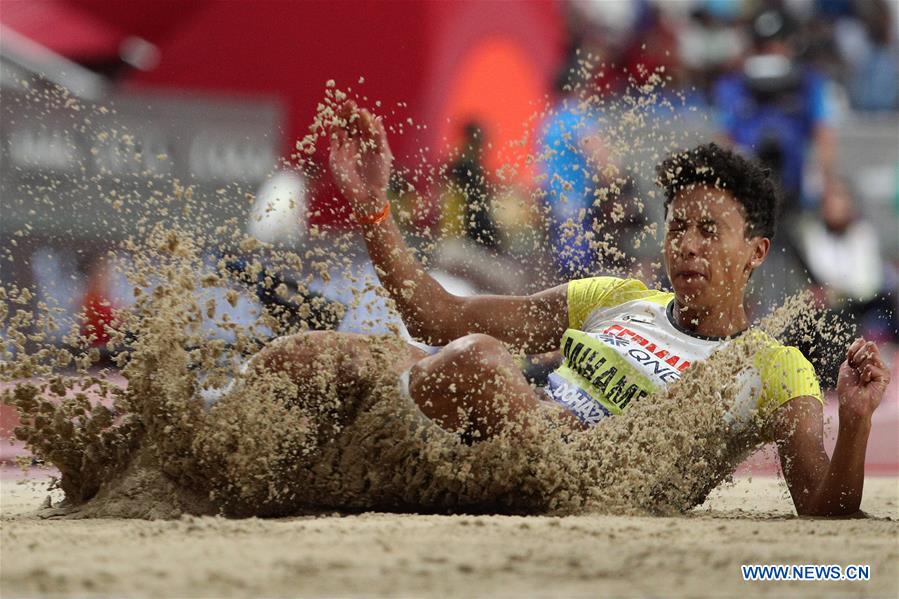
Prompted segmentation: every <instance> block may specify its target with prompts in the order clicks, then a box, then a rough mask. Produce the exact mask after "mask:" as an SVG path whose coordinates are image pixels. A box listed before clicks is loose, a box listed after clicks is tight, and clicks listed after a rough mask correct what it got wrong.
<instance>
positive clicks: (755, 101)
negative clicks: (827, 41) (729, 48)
mask: <svg viewBox="0 0 899 599" xmlns="http://www.w3.org/2000/svg"><path fill="white" fill-rule="evenodd" d="M796 33H797V23H796V21H795V20H794V19H793V17H792V16H791V15H790V14H788V13H787V12H786V11H782V10H777V9H769V10H766V11H764V12H762V13H761V14H759V15H758V16H757V17H756V18H755V19H754V21H753V24H752V35H753V49H752V52H751V53H750V54H749V55H748V56H747V57H746V58H745V60H744V61H743V66H742V69H741V70H740V71H739V72H736V73H733V74H730V75H726V76H724V77H722V78H721V79H720V80H719V81H718V82H717V83H716V85H715V90H714V103H715V107H716V109H717V110H718V114H719V117H720V122H721V126H722V128H723V130H724V133H725V134H726V135H727V137H729V138H730V140H731V141H732V142H733V143H735V144H736V145H737V146H739V147H740V148H742V149H744V150H746V151H749V152H751V153H753V154H754V155H755V156H756V157H757V158H758V159H760V160H761V161H762V162H763V163H765V164H766V165H767V166H768V167H769V168H771V170H772V171H773V172H774V173H775V174H776V175H777V178H778V179H779V181H780V184H781V187H782V188H783V191H784V195H785V199H786V204H785V206H784V208H785V210H786V211H789V212H792V211H794V210H795V209H797V208H798V207H800V205H801V202H802V200H803V170H804V168H805V163H806V158H807V155H808V154H809V152H810V151H814V154H815V156H816V158H817V161H818V167H819V169H820V172H821V174H822V176H823V180H824V193H829V190H830V187H831V185H832V177H833V174H834V162H835V141H834V134H833V132H832V128H831V125H832V122H831V121H832V109H831V107H830V106H829V102H828V99H827V97H826V88H825V80H824V78H823V77H821V76H820V75H819V74H818V73H817V72H816V71H814V70H813V69H811V68H809V67H807V66H805V65H803V64H802V63H801V62H799V61H798V60H797V58H796V50H795V48H794V43H795V34H796ZM810 203H811V204H813V203H814V202H810Z"/></svg>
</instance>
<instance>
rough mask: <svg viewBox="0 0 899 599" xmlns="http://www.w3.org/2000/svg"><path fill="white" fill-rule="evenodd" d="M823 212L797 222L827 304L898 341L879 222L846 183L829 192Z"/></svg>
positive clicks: (801, 246)
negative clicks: (862, 210)
mask: <svg viewBox="0 0 899 599" xmlns="http://www.w3.org/2000/svg"><path fill="white" fill-rule="evenodd" d="M816 216H817V218H807V219H805V220H804V221H803V222H802V223H801V224H800V226H799V227H798V228H797V233H798V246H799V250H800V254H801V256H802V258H803V261H804V263H805V265H806V267H807V269H808V272H809V274H810V275H811V277H812V280H813V281H814V283H815V284H817V285H819V286H820V287H819V290H820V296H822V299H823V300H824V301H825V302H826V305H827V306H828V307H829V308H831V309H833V310H836V311H840V312H842V313H843V317H844V318H845V319H847V320H848V321H850V322H852V323H853V324H858V325H860V328H861V330H860V333H861V334H863V335H866V336H868V335H870V336H872V337H874V338H877V339H878V340H882V341H887V340H890V341H895V340H896V338H895V335H896V334H897V333H896V319H895V313H894V311H893V308H892V306H891V304H890V302H889V300H888V299H887V297H886V296H885V294H884V276H883V275H884V264H883V261H882V259H881V250H880V244H879V243H878V239H877V231H876V229H875V228H874V226H873V225H872V224H871V223H870V222H868V221H866V220H865V219H864V218H862V217H861V215H860V214H859V213H858V211H857V210H856V208H855V205H854V202H853V198H852V196H851V195H850V193H849V191H848V190H847V189H846V188H845V187H843V185H842V184H837V185H836V186H835V189H834V192H833V193H831V194H829V195H827V196H825V197H824V198H823V201H822V203H821V210H820V214H819V215H816Z"/></svg>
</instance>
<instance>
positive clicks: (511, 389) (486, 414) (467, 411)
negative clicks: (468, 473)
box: [409, 334, 564, 440]
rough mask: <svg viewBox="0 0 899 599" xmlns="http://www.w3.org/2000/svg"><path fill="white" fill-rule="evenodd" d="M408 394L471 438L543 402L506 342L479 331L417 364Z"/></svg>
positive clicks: (484, 434) (498, 428)
mask: <svg viewBox="0 0 899 599" xmlns="http://www.w3.org/2000/svg"><path fill="white" fill-rule="evenodd" d="M409 394H410V395H411V396H412V399H413V400H415V402H416V403H417V404H418V406H419V407H420V408H421V410H422V412H424V413H425V415H427V416H428V417H429V418H431V419H432V420H434V421H436V422H437V423H438V424H440V425H441V426H443V427H444V428H446V429H448V430H452V431H461V432H465V433H468V434H471V435H473V436H474V437H475V440H477V439H486V438H489V437H492V436H494V435H496V434H497V433H499V432H500V431H501V430H502V429H503V428H504V426H506V425H507V424H509V423H514V422H521V421H522V420H523V419H524V418H526V417H527V416H528V415H533V414H534V413H535V412H536V411H537V410H539V409H540V406H541V403H542V401H541V397H542V396H541V395H540V394H539V393H538V392H537V391H536V390H535V389H534V388H533V387H531V385H530V384H529V383H528V382H527V379H525V377H524V375H523V374H522V372H521V369H520V368H519V366H518V365H517V364H516V362H515V360H514V358H513V357H512V355H511V354H510V353H509V351H508V350H507V349H506V348H505V346H504V345H503V344H502V343H501V342H500V341H498V340H497V339H495V338H493V337H490V336H488V335H479V334H474V335H467V336H465V337H462V338H460V339H457V340H456V341H453V342H452V343H450V344H449V345H447V346H446V347H445V348H443V349H442V350H441V351H440V352H439V353H437V354H434V355H433V356H428V357H426V358H424V359H421V360H419V361H418V362H416V364H415V365H414V366H413V367H412V370H411V372H410V375H409ZM563 419H564V416H563Z"/></svg>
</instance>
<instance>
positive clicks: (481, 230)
mask: <svg viewBox="0 0 899 599" xmlns="http://www.w3.org/2000/svg"><path fill="white" fill-rule="evenodd" d="M444 185H445V189H444V191H443V193H442V194H441V202H440V203H441V215H440V230H441V231H442V232H443V233H444V234H445V235H448V236H452V237H466V238H468V239H469V240H471V241H472V242H474V243H476V244H478V245H482V246H484V247H486V248H495V247H497V245H498V244H499V238H498V234H497V231H496V224H495V223H494V222H493V215H492V196H491V192H490V188H489V187H488V184H487V171H486V170H485V168H484V130H483V128H482V127H481V126H480V125H479V124H478V123H477V122H475V121H468V122H467V123H465V124H464V125H463V126H462V142H461V145H460V147H459V150H458V155H457V157H456V158H455V159H454V160H452V162H450V164H449V165H448V166H447V168H446V174H445V183H444Z"/></svg>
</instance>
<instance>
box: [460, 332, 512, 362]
mask: <svg viewBox="0 0 899 599" xmlns="http://www.w3.org/2000/svg"><path fill="white" fill-rule="evenodd" d="M444 352H446V353H447V357H448V358H449V359H450V360H452V361H453V362H454V363H456V364H457V365H459V366H463V365H469V366H472V367H474V368H490V367H495V366H498V365H500V364H502V363H504V362H506V361H507V360H508V359H509V351H508V350H507V349H506V347H505V346H504V345H503V343H502V342H501V341H500V340H499V339H497V338H495V337H491V336H490V335H484V334H481V333H473V334H471V335H466V336H464V337H460V338H459V339H456V340H455V341H453V342H452V343H450V344H449V345H447V346H446V347H445V348H444Z"/></svg>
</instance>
